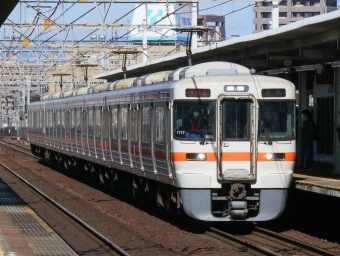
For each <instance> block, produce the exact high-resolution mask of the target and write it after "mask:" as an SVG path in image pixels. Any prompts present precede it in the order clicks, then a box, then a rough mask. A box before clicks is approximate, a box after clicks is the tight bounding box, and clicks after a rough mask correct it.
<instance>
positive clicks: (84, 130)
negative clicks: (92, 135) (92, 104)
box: [81, 111, 88, 137]
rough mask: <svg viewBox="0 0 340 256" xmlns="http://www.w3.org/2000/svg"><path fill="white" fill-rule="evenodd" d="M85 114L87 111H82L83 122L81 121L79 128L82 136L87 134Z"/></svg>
mask: <svg viewBox="0 0 340 256" xmlns="http://www.w3.org/2000/svg"><path fill="white" fill-rule="evenodd" d="M87 114H88V112H86V111H83V123H82V127H81V128H82V129H81V132H82V135H83V136H84V137H86V136H87V135H88V134H87V130H88V128H87Z"/></svg>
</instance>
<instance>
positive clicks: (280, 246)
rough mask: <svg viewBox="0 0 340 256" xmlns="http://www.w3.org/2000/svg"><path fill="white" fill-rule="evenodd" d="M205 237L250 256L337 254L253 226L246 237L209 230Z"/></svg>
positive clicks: (317, 255)
mask: <svg viewBox="0 0 340 256" xmlns="http://www.w3.org/2000/svg"><path fill="white" fill-rule="evenodd" d="M206 234H207V235H209V236H211V237H214V238H216V239H218V240H221V241H223V242H225V243H228V244H231V245H233V246H236V247H237V248H239V249H240V250H247V252H248V253H249V254H251V255H259V256H260V255H271V256H279V255H280V256H281V255H282V256H283V255H311V256H319V255H322V256H331V255H332V256H333V255H334V256H336V255H338V254H336V253H333V252H330V251H327V250H324V249H322V248H319V247H316V246H314V245H312V244H308V243H305V242H302V241H299V240H296V239H293V238H290V237H288V236H284V235H281V234H279V233H276V232H273V231H270V230H267V229H264V228H261V227H258V226H255V228H254V229H253V231H252V232H251V233H250V234H247V235H235V234H231V233H227V232H225V231H222V230H219V229H216V228H214V227H211V228H210V231H207V232H206Z"/></svg>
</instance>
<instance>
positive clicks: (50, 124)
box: [49, 110, 53, 134]
mask: <svg viewBox="0 0 340 256" xmlns="http://www.w3.org/2000/svg"><path fill="white" fill-rule="evenodd" d="M49 126H50V134H52V132H53V112H52V110H50V111H49Z"/></svg>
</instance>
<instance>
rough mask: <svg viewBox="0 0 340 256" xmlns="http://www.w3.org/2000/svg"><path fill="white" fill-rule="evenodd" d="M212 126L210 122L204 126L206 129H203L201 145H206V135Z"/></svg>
mask: <svg viewBox="0 0 340 256" xmlns="http://www.w3.org/2000/svg"><path fill="white" fill-rule="evenodd" d="M209 127H210V123H209V124H207V125H206V126H205V127H204V131H203V134H202V140H201V142H200V144H201V145H204V143H205V139H206V138H205V136H206V135H207V132H208V128H209Z"/></svg>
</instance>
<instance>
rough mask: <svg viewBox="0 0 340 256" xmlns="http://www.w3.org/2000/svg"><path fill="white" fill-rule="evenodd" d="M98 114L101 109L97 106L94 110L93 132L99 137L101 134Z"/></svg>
mask: <svg viewBox="0 0 340 256" xmlns="http://www.w3.org/2000/svg"><path fill="white" fill-rule="evenodd" d="M100 114H101V109H100V108H97V109H96V110H95V112H94V115H95V117H94V120H95V128H96V130H95V132H96V137H100V136H101V128H100V121H101V119H100Z"/></svg>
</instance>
